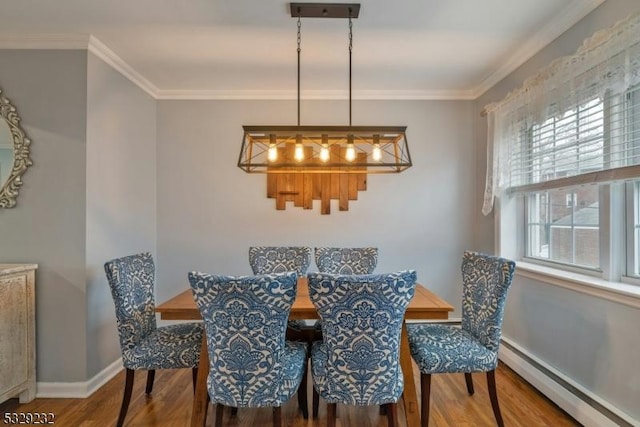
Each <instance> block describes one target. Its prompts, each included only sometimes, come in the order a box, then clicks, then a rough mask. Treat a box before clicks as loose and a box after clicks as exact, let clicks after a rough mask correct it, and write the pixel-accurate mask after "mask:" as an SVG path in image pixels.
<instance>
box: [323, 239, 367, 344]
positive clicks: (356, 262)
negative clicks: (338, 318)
mask: <svg viewBox="0 0 640 427" xmlns="http://www.w3.org/2000/svg"><path fill="white" fill-rule="evenodd" d="M314 252H315V258H316V265H317V266H318V271H319V272H320V273H331V274H371V273H373V270H375V268H376V265H377V264H378V248H326V247H322V248H315V251H314ZM314 327H315V329H316V330H317V331H318V332H317V333H316V335H315V336H314V339H316V340H321V339H322V334H321V333H320V331H321V330H322V322H319V321H318V322H316V323H315V325H314Z"/></svg>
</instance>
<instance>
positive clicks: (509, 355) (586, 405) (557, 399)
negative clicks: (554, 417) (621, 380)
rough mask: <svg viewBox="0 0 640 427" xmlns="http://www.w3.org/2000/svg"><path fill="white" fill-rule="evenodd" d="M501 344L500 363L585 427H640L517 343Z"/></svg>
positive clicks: (504, 340) (507, 342)
mask: <svg viewBox="0 0 640 427" xmlns="http://www.w3.org/2000/svg"><path fill="white" fill-rule="evenodd" d="M502 342H503V344H504V345H501V346H500V356H499V357H500V360H501V361H502V362H504V363H505V364H506V365H507V366H509V367H510V368H511V369H513V370H514V371H515V372H516V373H517V374H518V375H520V376H521V377H522V378H524V379H525V380H526V381H527V382H528V383H529V384H531V385H532V386H533V387H535V388H536V389H538V390H539V391H540V392H541V393H542V394H544V395H545V396H547V397H548V398H549V399H550V400H552V401H553V402H554V403H555V404H556V405H558V406H559V407H560V408H562V409H563V410H564V411H565V412H567V413H568V414H569V415H571V416H572V417H573V418H574V419H575V420H576V421H578V422H579V423H581V424H582V425H584V426H585V427H609V426H611V427H614V426H631V427H632V426H637V425H640V421H638V420H634V419H633V418H631V417H630V416H629V415H628V414H626V413H624V412H622V411H621V410H619V409H618V408H616V407H615V406H614V405H612V404H611V403H609V402H607V401H605V400H604V399H602V398H600V397H598V396H596V395H594V394H593V393H592V392H590V391H589V390H586V389H585V388H584V387H582V386H581V385H579V384H577V383H576V382H575V381H573V380H572V379H570V378H568V377H567V376H566V375H563V374H562V373H560V372H559V371H557V370H556V369H554V368H553V367H552V366H550V365H548V364H547V363H545V362H544V361H542V360H540V359H538V358H537V357H535V356H534V355H532V354H531V353H529V352H528V351H527V350H525V349H523V348H522V347H520V346H519V345H518V344H516V343H514V342H513V341H511V340H509V339H506V338H504V337H503V339H502Z"/></svg>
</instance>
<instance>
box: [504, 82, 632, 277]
mask: <svg viewBox="0 0 640 427" xmlns="http://www.w3.org/2000/svg"><path fill="white" fill-rule="evenodd" d="M518 147H519V149H520V150H521V151H520V152H519V153H517V154H516V155H515V157H514V159H515V160H516V161H514V162H513V163H512V171H511V173H512V176H515V177H516V179H514V182H517V183H518V184H519V186H520V188H525V189H526V190H528V191H521V192H522V193H523V194H524V215H523V218H524V227H522V229H523V230H524V239H523V243H524V250H523V253H524V255H525V256H526V257H528V258H530V259H531V260H534V261H535V260H538V261H543V262H553V263H555V264H554V265H556V266H558V267H559V268H563V267H562V266H563V265H564V266H568V267H571V268H572V269H573V268H579V269H588V270H596V271H598V270H601V264H602V260H601V259H600V257H601V255H602V254H601V243H602V239H603V238H604V239H609V240H611V239H616V236H614V235H612V233H611V230H609V228H605V229H601V226H600V225H601V222H602V221H601V217H602V215H604V214H605V212H606V214H607V215H609V214H611V215H614V217H611V218H609V221H608V223H612V222H617V221H621V222H622V223H624V221H625V215H626V216H627V224H628V225H627V231H626V233H625V234H626V236H628V237H627V239H628V242H627V244H626V248H627V263H626V271H622V272H620V275H622V276H630V277H634V278H640V181H635V182H634V183H633V184H627V185H628V186H629V190H627V195H626V197H621V198H620V200H622V202H621V203H622V204H623V205H626V207H625V206H620V208H619V209H613V210H612V209H611V206H610V203H613V202H607V205H606V206H601V202H600V201H601V192H602V191H603V190H607V191H612V188H614V187H611V185H612V184H611V183H610V182H608V181H603V182H598V176H597V175H594V174H591V175H587V174H590V173H592V172H597V171H609V170H612V169H616V168H622V167H624V166H629V165H636V164H638V163H640V87H636V88H633V89H631V90H630V91H628V92H627V93H625V94H623V95H618V96H610V97H607V98H605V99H604V100H600V99H594V100H592V101H590V102H587V103H585V104H584V105H582V106H580V107H579V108H576V109H573V110H569V111H567V112H565V113H564V114H563V115H562V116H560V117H552V118H549V119H547V120H545V121H544V122H543V123H542V124H534V125H533V126H531V127H530V129H529V130H527V131H525V132H523V135H522V136H521V139H520V143H519V144H518ZM584 176H593V177H594V178H593V181H594V183H592V184H591V185H585V184H583V185H576V184H581V182H580V179H582V178H581V177H584ZM613 181H615V180H613ZM515 189H516V191H517V190H518V186H516V187H515ZM620 191H624V190H620ZM607 200H613V199H607ZM615 200H618V199H615ZM605 209H606V211H604V210H605ZM620 239H621V238H619V237H618V240H620ZM610 243H611V244H610V245H607V247H617V244H616V242H613V241H611V242H610ZM623 245H624V243H623ZM605 255H606V256H608V255H607V254H605ZM619 278H620V277H618V278H617V279H619Z"/></svg>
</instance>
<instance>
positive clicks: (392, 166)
mask: <svg viewBox="0 0 640 427" xmlns="http://www.w3.org/2000/svg"><path fill="white" fill-rule="evenodd" d="M290 12H291V17H292V18H296V19H297V54H298V70H297V77H298V82H297V83H298V85H297V109H298V122H297V125H296V126H273V125H266V126H248V125H247V126H243V129H244V136H243V139H242V147H241V149H240V156H239V159H238V167H239V168H241V169H243V170H244V171H245V172H247V173H266V174H268V176H269V175H272V174H307V173H314V174H315V173H321V174H332V175H333V174H349V173H352V174H358V175H359V176H362V175H363V174H370V173H398V172H402V171H404V170H406V169H407V168H409V167H411V156H410V155H409V146H408V143H407V136H406V126H353V125H352V84H351V81H352V79H351V74H352V73H351V68H352V67H351V58H352V51H353V21H352V20H353V19H356V18H358V15H359V12H360V4H359V3H290ZM301 18H343V19H348V23H349V40H348V46H349V125H348V126H302V125H301V124H300V57H301V40H302V37H301ZM359 180H360V181H362V178H360V179H359ZM271 181H276V180H275V179H272V180H271ZM305 181H306V180H305ZM312 182H318V180H312ZM365 182H366V180H365ZM268 185H269V184H268ZM317 185H320V184H317ZM362 187H363V185H359V186H358V189H360V190H362V189H363V188H362ZM270 191H271V193H273V191H276V192H278V191H280V190H277V189H275V190H268V194H269V192H270ZM298 191H300V192H302V191H303V189H298ZM286 192H289V193H291V192H294V190H286ZM310 192H312V193H314V194H315V195H316V196H317V195H318V194H319V192H320V190H318V189H314V190H313V191H311V190H310ZM356 195H357V191H356ZM270 197H275V196H270ZM318 198H319V197H318ZM332 198H335V197H332ZM351 199H353V198H351ZM304 207H307V206H306V205H305V206H304ZM282 209H284V207H282ZM327 210H328V207H327ZM344 210H346V209H344ZM323 213H325V212H324V209H323ZM326 213H328V212H326Z"/></svg>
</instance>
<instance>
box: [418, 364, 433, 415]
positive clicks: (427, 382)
mask: <svg viewBox="0 0 640 427" xmlns="http://www.w3.org/2000/svg"><path fill="white" fill-rule="evenodd" d="M420 390H421V394H422V414H421V417H420V421H421V422H420V425H421V426H422V427H428V425H429V399H430V398H431V374H420Z"/></svg>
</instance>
